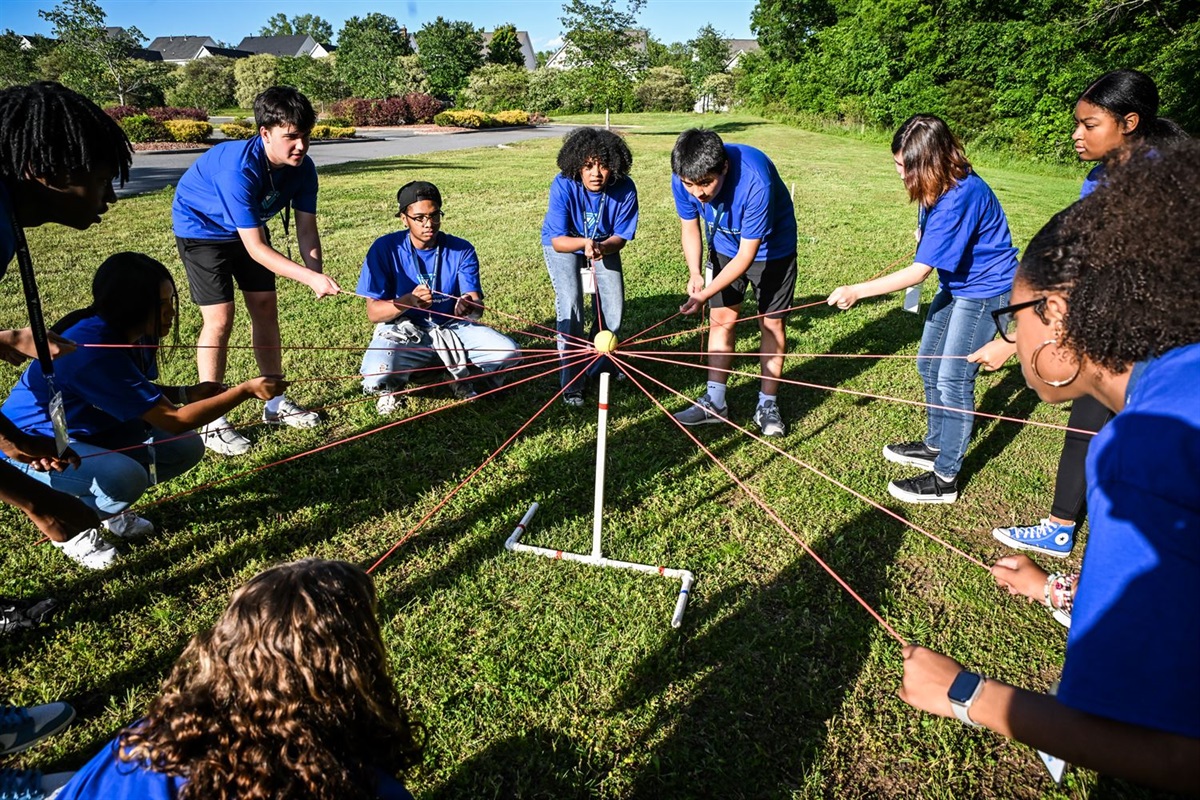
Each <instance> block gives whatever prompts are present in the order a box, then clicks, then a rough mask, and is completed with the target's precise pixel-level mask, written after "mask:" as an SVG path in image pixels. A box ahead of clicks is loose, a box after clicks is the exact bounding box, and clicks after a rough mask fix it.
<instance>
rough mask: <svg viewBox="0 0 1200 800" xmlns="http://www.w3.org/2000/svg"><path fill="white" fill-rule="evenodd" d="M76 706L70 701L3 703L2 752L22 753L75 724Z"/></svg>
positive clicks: (0, 724) (0, 708)
mask: <svg viewBox="0 0 1200 800" xmlns="http://www.w3.org/2000/svg"><path fill="white" fill-rule="evenodd" d="M73 719H75V709H73V708H71V707H70V706H69V705H67V704H66V703H61V702H57V703H47V704H45V705H42V706H29V707H28V708H25V707H22V706H0V755H5V756H6V755H8V754H9V753H19V752H21V751H22V750H25V749H27V748H30V747H33V745H35V744H37V743H38V742H40V741H41V740H42V739H45V738H46V737H47V736H52V735H54V734H56V733H58V732H59V731H61V730H62V729H63V728H65V727H67V726H68V725H70V724H71V720H73Z"/></svg>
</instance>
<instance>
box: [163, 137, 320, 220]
mask: <svg viewBox="0 0 1200 800" xmlns="http://www.w3.org/2000/svg"><path fill="white" fill-rule="evenodd" d="M289 201H290V202H291V204H292V208H294V209H296V210H297V211H304V212H306V213H309V214H315V213H317V167H316V165H315V164H313V161H312V159H311V158H309V157H308V156H307V155H305V156H304V161H302V162H301V163H300V166H298V167H291V166H286V167H279V168H278V169H271V168H270V166H269V165H268V163H267V155H266V152H265V151H264V150H263V141H262V137H261V136H254V137H253V138H251V139H248V140H246V141H244V142H227V143H225V144H219V145H217V146H216V147H214V148H212V149H211V150H209V151H208V152H207V153H205V154H204V155H202V156H200V158H199V159H198V160H197V161H196V163H194V164H192V166H191V167H189V168H188V171H187V172H185V173H184V174H183V177H182V178H180V179H179V186H178V187H177V188H176V189H175V200H174V201H173V202H172V203H171V219H172V221H173V223H174V228H175V235H176V236H179V237H181V238H184V239H210V240H213V241H233V240H235V239H237V238H238V229H239V228H244V229H249V228H258V227H261V226H262V225H264V224H266V222H267V220H269V219H271V217H273V216H275V215H276V214H278V213H279V212H280V211H282V210H283V208H284V206H286V205H287V204H288V202H289Z"/></svg>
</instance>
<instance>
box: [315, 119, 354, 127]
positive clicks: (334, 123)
mask: <svg viewBox="0 0 1200 800" xmlns="http://www.w3.org/2000/svg"><path fill="white" fill-rule="evenodd" d="M321 123H322V124H324V125H328V126H330V127H331V128H345V127H348V126H350V125H353V124H354V121H353V120H351V119H350V118H349V117H325V118H323V119H322V120H321Z"/></svg>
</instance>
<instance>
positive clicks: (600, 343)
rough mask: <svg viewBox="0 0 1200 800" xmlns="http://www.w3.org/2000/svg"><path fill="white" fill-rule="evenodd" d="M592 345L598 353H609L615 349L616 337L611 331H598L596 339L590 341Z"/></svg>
mask: <svg viewBox="0 0 1200 800" xmlns="http://www.w3.org/2000/svg"><path fill="white" fill-rule="evenodd" d="M592 344H594V345H595V346H596V352H598V353H611V352H612V351H613V350H616V349H617V337H616V336H615V335H614V334H613V332H612V331H600V332H599V333H597V334H596V338H595V339H592Z"/></svg>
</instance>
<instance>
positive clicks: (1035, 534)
mask: <svg viewBox="0 0 1200 800" xmlns="http://www.w3.org/2000/svg"><path fill="white" fill-rule="evenodd" d="M1058 527H1059V525H1058V523H1057V522H1051V521H1050V520H1048V519H1044V520H1042V521H1041V522H1039V523H1038V524H1037V525H1027V526H1025V527H1018V528H1016V529H1015V530H1014V531H1013V536H1014V538H1017V539H1045V538H1047V537H1049V536H1051V535H1053V534H1054V532H1055V530H1056V529H1057V528H1058Z"/></svg>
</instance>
